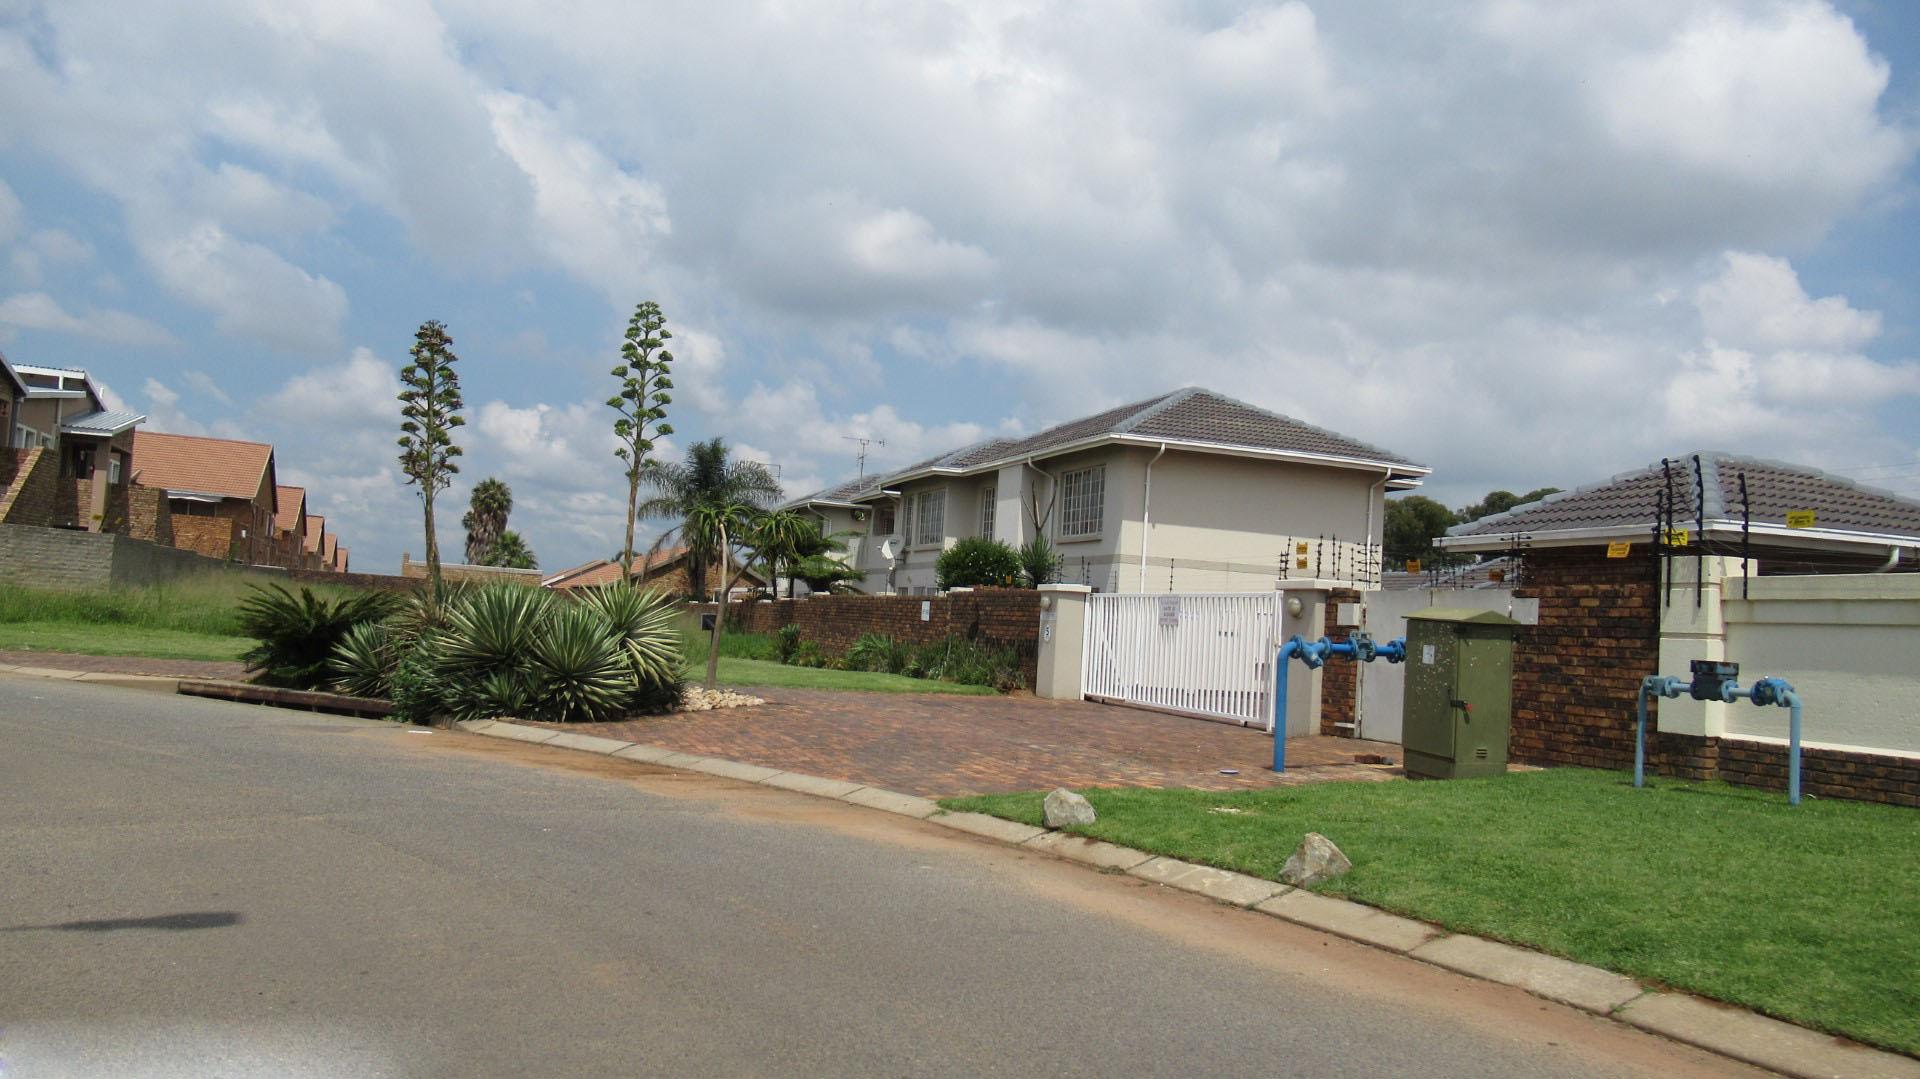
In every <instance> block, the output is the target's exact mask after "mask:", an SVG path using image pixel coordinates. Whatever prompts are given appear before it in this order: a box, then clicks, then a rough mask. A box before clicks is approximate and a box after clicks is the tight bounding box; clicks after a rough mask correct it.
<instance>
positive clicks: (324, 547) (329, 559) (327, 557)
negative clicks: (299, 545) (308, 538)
mask: <svg viewBox="0 0 1920 1079" xmlns="http://www.w3.org/2000/svg"><path fill="white" fill-rule="evenodd" d="M320 542H321V548H320V561H321V562H322V563H324V564H325V565H328V566H331V565H333V564H334V559H335V557H336V556H337V555H339V553H340V537H339V536H336V535H334V534H333V533H331V532H329V533H327V535H326V538H325V539H323V540H321V541H320Z"/></svg>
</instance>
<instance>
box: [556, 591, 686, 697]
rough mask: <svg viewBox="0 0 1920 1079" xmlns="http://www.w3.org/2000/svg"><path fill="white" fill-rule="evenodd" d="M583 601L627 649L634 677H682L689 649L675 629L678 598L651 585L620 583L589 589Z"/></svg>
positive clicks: (646, 681) (655, 679) (643, 679)
mask: <svg viewBox="0 0 1920 1079" xmlns="http://www.w3.org/2000/svg"><path fill="white" fill-rule="evenodd" d="M580 602H581V603H582V604H583V605H584V606H586V607H589V608H591V609H592V610H594V611H595V612H597V613H598V614H599V616H600V620H601V622H602V623H603V624H605V625H606V627H607V629H608V631H609V632H611V633H612V634H613V636H614V639H615V640H617V641H619V642H620V646H621V648H622V649H623V650H624V651H625V652H626V655H627V664H628V666H629V667H631V668H632V670H633V677H634V680H635V681H636V682H637V683H639V684H641V685H649V684H651V683H655V682H666V681H679V680H681V679H682V678H683V677H684V672H683V671H682V669H681V667H682V664H683V662H684V656H685V653H684V652H683V651H682V650H681V648H680V637H679V635H678V634H677V633H675V632H674V623H675V620H676V619H677V618H678V612H677V611H676V610H675V605H674V602H673V601H672V600H670V599H668V598H667V597H666V596H664V595H662V594H660V593H659V592H656V591H653V590H651V589H649V590H647V591H644V592H642V591H636V590H634V589H632V588H627V587H623V586H620V585H609V586H607V587H605V588H594V589H589V590H588V591H587V594H586V595H584V596H582V597H581V599H580Z"/></svg>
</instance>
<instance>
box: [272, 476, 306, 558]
mask: <svg viewBox="0 0 1920 1079" xmlns="http://www.w3.org/2000/svg"><path fill="white" fill-rule="evenodd" d="M273 500H274V507H275V510H274V515H273V543H274V548H275V558H274V563H275V564H276V565H281V566H285V567H287V568H288V569H313V568H314V566H312V565H310V564H309V563H308V562H307V552H306V540H307V489H306V488H304V487H289V486H286V485H284V484H282V485H279V486H276V487H275V488H274V491H273Z"/></svg>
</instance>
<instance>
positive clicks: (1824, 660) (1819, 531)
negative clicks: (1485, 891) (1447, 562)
mask: <svg viewBox="0 0 1920 1079" xmlns="http://www.w3.org/2000/svg"><path fill="white" fill-rule="evenodd" d="M1696 462H1697V463H1696ZM1663 507H1666V508H1665V509H1663ZM1667 529H1670V530H1671V531H1667ZM1656 534H1660V535H1661V538H1662V539H1663V540H1665V543H1662V544H1659V545H1656V543H1655V537H1656ZM1435 545H1436V546H1438V547H1441V548H1444V549H1447V550H1452V551H1459V552H1465V553H1476V554H1498V555H1501V556H1503V557H1507V558H1509V559H1512V560H1514V561H1515V562H1516V563H1517V565H1518V572H1517V573H1509V574H1508V575H1507V584H1508V585H1509V586H1510V587H1512V588H1513V589H1514V591H1515V595H1516V596H1518V597H1522V598H1530V599H1533V600H1536V601H1537V602H1538V604H1539V612H1538V624H1537V625H1534V626H1531V627H1528V628H1526V629H1524V630H1522V631H1521V633H1520V637H1519V641H1518V645H1517V648H1516V652H1515V658H1514V700H1513V724H1514V727H1513V742H1512V750H1513V757H1514V759H1515V760H1519V761H1524V762H1529V763H1536V764H1578V765H1588V766H1592V767H1602V768H1623V767H1628V766H1630V765H1631V763H1632V759H1633V745H1634V716H1635V709H1636V702H1637V695H1638V691H1639V687H1640V682H1641V679H1643V678H1644V677H1646V676H1648V675H1652V674H1663V675H1674V676H1679V677H1682V678H1684V677H1687V676H1688V673H1689V665H1690V663H1691V662H1692V661H1694V660H1714V661H1731V662H1735V663H1738V664H1740V682H1741V684H1742V685H1747V684H1750V683H1751V682H1752V680H1753V679H1755V678H1759V677H1762V676H1768V675H1772V676H1777V677H1781V678H1785V679H1786V680H1787V681H1788V682H1790V683H1792V684H1793V685H1794V686H1795V687H1796V688H1797V689H1798V690H1799V693H1800V695H1801V697H1802V698H1803V699H1804V700H1805V702H1806V707H1805V709H1804V711H1805V724H1804V732H1803V736H1804V738H1805V739H1806V745H1807V747H1808V749H1807V753H1806V757H1805V761H1804V768H1805V772H1806V775H1807V783H1808V786H1807V790H1808V791H1809V792H1810V793H1814V794H1825V795H1830V796H1836V797H1856V798H1872V799H1875V800H1881V801H1904V802H1906V803H1907V804H1914V805H1920V674H1917V673H1916V672H1917V671H1920V666H1917V665H1916V663H1915V660H1916V658H1920V644H1917V643H1916V642H1920V572H1914V571H1916V570H1920V501H1917V500H1914V499H1909V498H1904V497H1901V496H1899V495H1896V494H1892V493H1890V492H1887V491H1880V490H1875V489H1873V488H1869V487H1863V486H1860V485H1858V484H1856V483H1853V482H1852V481H1849V480H1847V479H1844V478H1842V477H1838V476H1833V475H1829V474H1827V473H1824V472H1821V471H1819V470H1817V469H1813V468H1807V467H1803V466H1799V465H1792V464H1783V463H1781V462H1778V461H1769V460H1762V459H1759V458H1754V457H1745V456H1740V455H1737V454H1731V453H1722V452H1702V453H1699V454H1686V455H1683V456H1680V457H1674V458H1669V459H1668V461H1667V462H1666V463H1665V465H1664V466H1663V465H1662V464H1661V463H1654V464H1650V465H1648V466H1646V467H1644V468H1639V469H1635V470H1633V471H1630V472H1624V473H1621V474H1619V475H1616V476H1614V477H1612V478H1610V479H1608V480H1605V481H1603V482H1600V483H1595V484H1590V485H1588V486H1584V487H1580V488H1578V489H1576V490H1572V491H1568V492H1565V493H1562V494H1556V495H1552V496H1549V497H1548V498H1546V499H1543V500H1541V501H1539V502H1533V503H1528V504H1527V505H1523V506H1517V507H1515V508H1513V509H1512V510H1509V511H1508V512H1506V513H1502V514H1497V515H1494V516H1490V517H1484V518H1481V519H1480V520H1478V521H1473V522H1470V523H1467V524H1462V525H1456V526H1455V527H1454V528H1452V529H1450V530H1449V532H1448V534H1447V535H1445V536H1443V537H1441V538H1439V539H1438V540H1436V541H1435ZM1653 711H1654V718H1653V720H1652V723H1651V725H1652V727H1653V728H1654V729H1653V730H1650V731H1649V732H1648V737H1649V763H1650V766H1651V767H1653V768H1654V769H1655V770H1656V771H1658V772H1663V773H1667V774H1675V775H1682V776H1686V777H1690V778H1721V779H1727V780H1730V781H1732V782H1741V783H1750V784H1757V785H1763V786H1779V785H1780V784H1781V783H1782V782H1783V781H1784V775H1785V770H1786V764H1785V757H1786V754H1785V752H1784V749H1783V746H1784V744H1785V743H1784V739H1785V736H1786V734H1787V729H1786V728H1787V712H1786V710H1785V709H1780V708H1756V707H1754V706H1753V705H1751V704H1748V703H1745V702H1735V703H1723V702H1719V701H1696V700H1693V699H1691V698H1689V697H1682V698H1680V699H1678V700H1658V701H1656V702H1655V704H1654V708H1653Z"/></svg>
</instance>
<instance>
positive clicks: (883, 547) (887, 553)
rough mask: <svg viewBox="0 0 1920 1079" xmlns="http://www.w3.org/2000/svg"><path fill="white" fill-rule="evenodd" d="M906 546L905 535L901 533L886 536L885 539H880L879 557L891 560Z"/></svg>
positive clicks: (897, 556)
mask: <svg viewBox="0 0 1920 1079" xmlns="http://www.w3.org/2000/svg"><path fill="white" fill-rule="evenodd" d="M906 546H907V537H905V536H901V535H893V536H888V537H887V538H886V539H883V540H881V541H880V557H881V558H884V559H886V560H887V561H889V562H892V561H893V560H894V559H897V558H899V557H900V552H901V551H903V550H905V549H906Z"/></svg>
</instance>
